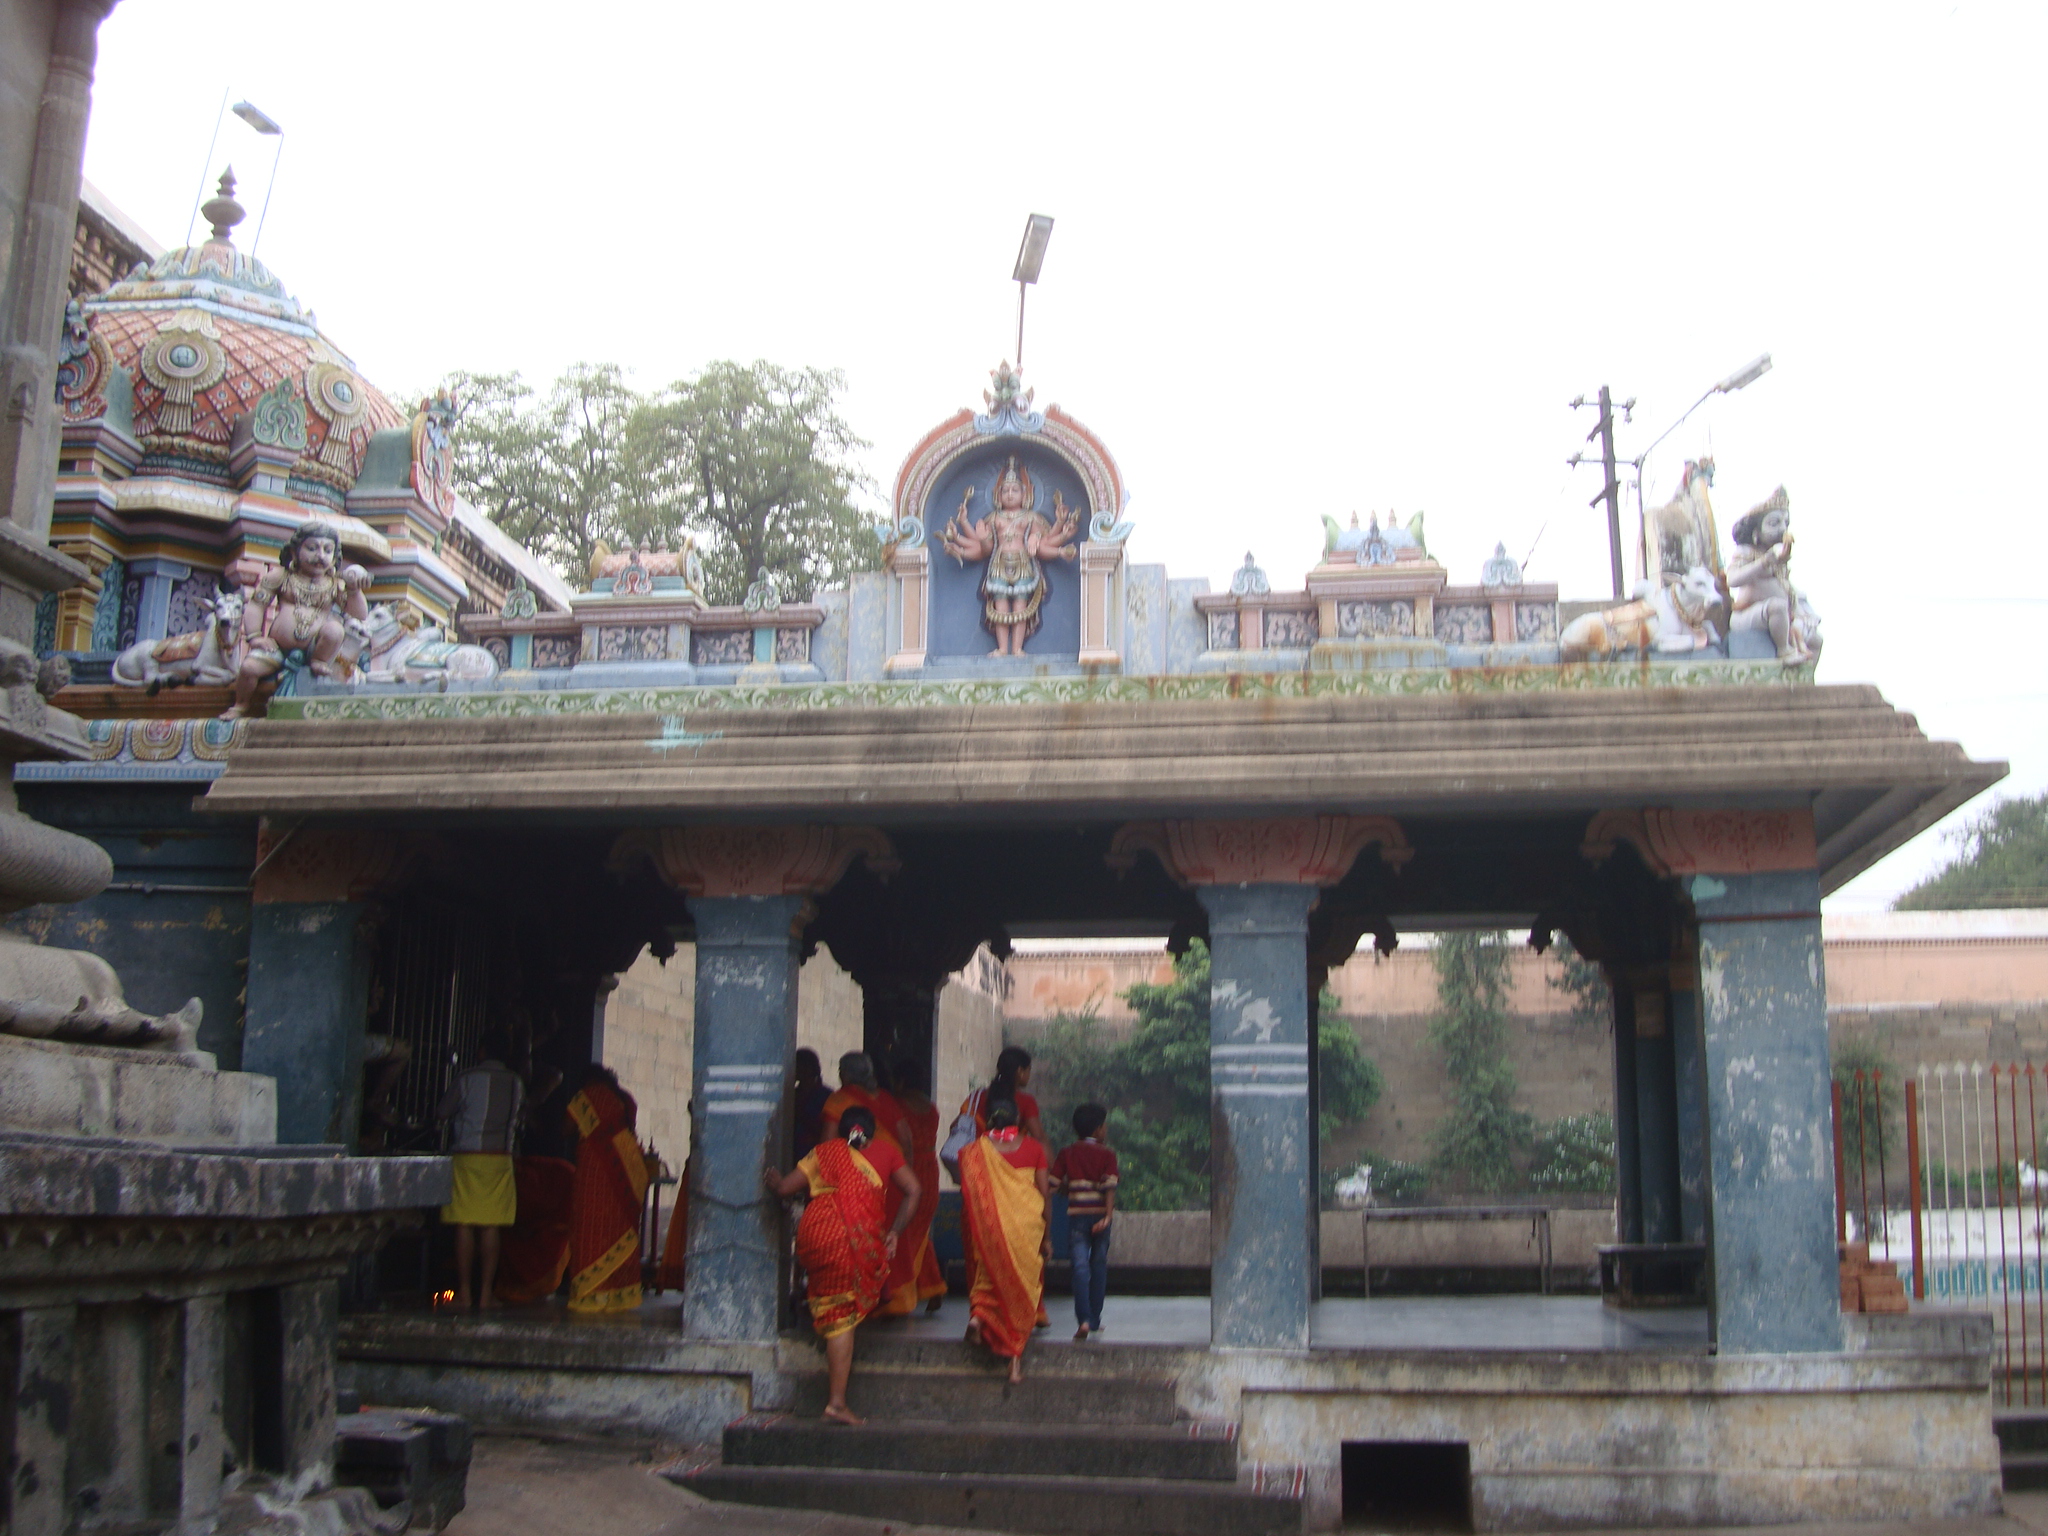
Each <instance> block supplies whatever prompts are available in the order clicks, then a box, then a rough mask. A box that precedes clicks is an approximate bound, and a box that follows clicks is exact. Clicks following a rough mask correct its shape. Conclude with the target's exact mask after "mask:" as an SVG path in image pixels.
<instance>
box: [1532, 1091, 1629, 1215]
mask: <svg viewBox="0 0 2048 1536" xmlns="http://www.w3.org/2000/svg"><path fill="white" fill-rule="evenodd" d="M1529 1184H1530V1187H1531V1188H1534V1189H1540V1190H1543V1191H1545V1192H1546V1193H1553V1192H1554V1193H1559V1194H1578V1195H1604V1194H1610V1193H1612V1192H1613V1189H1614V1116H1612V1115H1610V1114H1607V1113H1605V1112H1601V1111H1596V1112H1595V1113H1593V1114H1590V1115H1566V1116H1565V1117H1564V1118H1563V1119H1561V1120H1553V1121H1551V1122H1550V1124H1548V1125H1546V1126H1545V1127H1543V1129H1542V1130H1541V1131H1540V1132H1538V1133H1537V1136H1536V1144H1535V1146H1534V1148H1533V1149H1532V1150H1531V1152H1530V1156H1529Z"/></svg>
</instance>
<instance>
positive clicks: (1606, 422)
mask: <svg viewBox="0 0 2048 1536" xmlns="http://www.w3.org/2000/svg"><path fill="white" fill-rule="evenodd" d="M1770 371H1771V354H1770V353H1768V352H1766V353H1764V354H1763V355H1762V356H1761V357H1758V358H1755V359H1753V360H1751V361H1750V362H1748V363H1746V364H1745V365H1744V366H1742V367H1740V368H1738V369H1736V370H1735V372H1733V373H1731V374H1729V375H1728V377H1727V378H1725V379H1722V380H1721V381H1720V382H1719V383H1717V384H1715V385H1714V386H1713V387H1712V388H1710V389H1708V391H1707V392H1706V393H1705V394H1703V395H1701V396H1700V397H1699V399H1697V400H1695V401H1693V403H1692V404H1691V405H1689V406H1687V407H1686V408H1685V412H1684V414H1683V415H1681V416H1680V417H1679V418H1678V420H1676V421H1674V422H1673V423H1671V425H1670V426H1668V427H1666V428H1665V429H1664V430H1663V431H1662V432H1659V433H1658V434H1657V435H1656V437H1654V438H1653V439H1651V442H1650V446H1649V447H1647V448H1645V449H1644V450H1643V451H1642V452H1641V453H1639V454H1637V455H1636V456H1635V457H1634V458H1632V459H1624V460H1619V461H1617V460H1616V458H1615V456H1614V412H1615V410H1616V406H1615V404H1614V398H1613V395H1612V394H1611V393H1610V391H1609V390H1608V388H1607V386H1606V385H1605V384H1603V385H1601V386H1600V394H1599V397H1598V400H1597V401H1593V400H1588V399H1587V398H1586V397H1585V396H1584V395H1580V396H1579V397H1578V398H1577V399H1576V400H1574V401H1572V403H1571V405H1572V409H1573V410H1578V409H1579V408H1580V407H1581V406H1586V405H1593V404H1596V403H1597V404H1598V406H1599V408H1600V420H1599V423H1598V425H1596V426H1595V427H1594V428H1593V430H1592V431H1591V432H1588V433H1587V434H1586V441H1587V442H1589V443H1590V442H1592V441H1593V440H1594V439H1595V438H1598V439H1599V440H1600V463H1601V467H1602V468H1603V469H1604V470H1605V471H1606V479H1605V482H1604V483H1603V485H1602V486H1601V489H1600V493H1599V494H1598V495H1596V496H1595V497H1594V498H1593V499H1592V501H1590V502H1589V503H1587V505H1589V506H1595V507H1597V506H1599V505H1600V503H1601V502H1603V501H1604V502H1606V503H1607V555H1608V562H1609V564H1610V566H1611V567H1612V573H1613V577H1614V595H1615V597H1617V598H1619V597H1620V596H1621V595H1622V568H1621V485H1620V482H1619V480H1618V479H1617V478H1616V475H1615V470H1616V469H1617V467H1618V465H1619V464H1621V463H1625V464H1627V465H1628V466H1629V467H1630V468H1631V469H1633V470H1634V471H1635V477H1636V559H1637V561H1638V562H1639V563H1640V564H1641V566H1642V570H1643V574H1645V575H1648V574H1649V558H1650V557H1649V551H1648V550H1647V549H1646V548H1645V547H1644V545H1643V533H1642V527H1643V466H1644V465H1645V464H1646V463H1648V462H1649V458H1650V455H1651V454H1653V453H1655V452H1656V451H1657V445H1658V444H1659V443H1661V442H1663V441H1664V439H1665V438H1667V437H1669V436H1670V435H1671V434H1672V433H1674V432H1676V431H1677V430H1678V429H1679V428H1680V427H1682V426H1684V425H1685V422H1686V417H1688V416H1690V415H1692V413H1693V412H1694V411H1696V410H1698V409H1699V408H1700V407H1701V406H1703V405H1705V404H1706V403H1707V402H1708V401H1709V400H1711V399H1713V398H1714V396H1716V395H1732V394H1734V393H1735V391H1736V390H1738V389H1747V388H1749V386H1750V385H1752V384H1754V383H1755V382H1756V381H1757V380H1758V379H1760V378H1762V377H1763V376H1764V375H1765V374H1767V373H1769V372H1770ZM1619 409H1620V411H1621V416H1622V420H1624V421H1633V420H1634V419H1635V417H1634V415H1633V412H1634V410H1635V401H1634V400H1633V399H1630V400H1624V401H1622V402H1621V405H1620V407H1619ZM1586 461H1587V455H1586V454H1585V453H1584V452H1579V453H1575V454H1573V455H1572V456H1571V457H1570V458H1568V459H1566V460H1565V463H1566V464H1568V465H1569V466H1571V467H1572V468H1573V469H1577V468H1578V467H1579V465H1581V464H1583V463H1585V462H1586Z"/></svg>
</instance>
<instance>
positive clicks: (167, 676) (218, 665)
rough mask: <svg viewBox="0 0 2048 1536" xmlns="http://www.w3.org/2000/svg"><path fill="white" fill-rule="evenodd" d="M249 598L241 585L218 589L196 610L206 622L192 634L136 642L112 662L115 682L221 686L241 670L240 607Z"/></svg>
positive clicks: (152, 686)
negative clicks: (202, 612) (199, 611)
mask: <svg viewBox="0 0 2048 1536" xmlns="http://www.w3.org/2000/svg"><path fill="white" fill-rule="evenodd" d="M248 600H249V594H248V593H247V592H245V591H243V590H242V589H241V588H239V587H226V588H221V589H219V590H217V591H216V592H215V593H214V595H213V596H212V597H210V598H206V599H204V600H203V601H202V602H201V604H200V606H201V608H203V609H204V610H205V612H206V616H207V619H208V621H209V622H208V624H207V626H206V628H204V629H195V630H193V631H192V632H191V633H190V634H185V635H170V636H168V637H166V638H165V639H162V640H138V641H136V642H135V644H133V645H131V646H129V647H128V649H127V650H125V651H123V652H122V653H121V654H120V655H119V656H117V657H115V658H114V681H115V682H116V683H118V684H120V686H122V687H123V688H147V689H148V690H149V691H150V692H151V693H155V692H156V691H157V690H158V689H159V688H175V687H176V686H177V685H178V684H180V683H197V684H200V685H201V686H203V687H215V688H218V687H225V686H226V685H227V684H229V683H232V682H233V681H234V680H235V675H236V673H238V672H239V671H240V670H241V667H242V652H243V650H244V648H245V642H244V640H243V638H242V609H243V607H244V606H245V605H246V604H247V602H248Z"/></svg>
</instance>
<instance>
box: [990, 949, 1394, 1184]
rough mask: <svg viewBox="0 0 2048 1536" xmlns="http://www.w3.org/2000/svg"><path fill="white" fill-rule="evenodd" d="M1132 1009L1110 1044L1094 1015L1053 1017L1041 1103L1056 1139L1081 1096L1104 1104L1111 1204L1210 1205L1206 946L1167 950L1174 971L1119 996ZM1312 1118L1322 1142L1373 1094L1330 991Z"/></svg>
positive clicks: (1044, 1041)
mask: <svg viewBox="0 0 2048 1536" xmlns="http://www.w3.org/2000/svg"><path fill="white" fill-rule="evenodd" d="M1124 1001H1125V1002H1126V1003H1128V1004H1129V1005H1130V1008H1131V1011H1132V1012H1133V1013H1134V1014H1136V1015H1137V1022H1136V1023H1135V1025H1134V1026H1133V1027H1132V1030H1131V1033H1130V1035H1129V1036H1128V1037H1127V1038H1125V1039H1124V1040H1122V1041H1120V1042H1112V1041H1111V1040H1110V1039H1109V1038H1108V1034H1107V1032H1106V1031H1105V1030H1104V1029H1103V1027H1102V1023H1101V1020H1100V1019H1098V1018H1097V1017H1096V1016H1095V1014H1094V1013H1093V1012H1086V1013H1078V1014H1058V1015H1055V1016H1054V1017H1053V1019H1052V1020H1051V1021H1050V1022H1049V1023H1048V1025H1047V1027H1046V1029H1045V1031H1044V1033H1043V1034H1041V1035H1040V1036H1038V1038H1037V1039H1036V1040H1035V1041H1033V1043H1032V1046H1031V1049H1032V1053H1033V1055H1034V1057H1035V1058H1036V1061H1037V1064H1038V1066H1039V1068H1040V1070H1041V1071H1042V1072H1043V1073H1044V1076H1045V1079H1046V1081H1047V1083H1048V1085H1049V1086H1050V1087H1051V1089H1052V1090H1053V1091H1052V1092H1050V1093H1048V1094H1047V1095H1045V1096H1043V1097H1042V1098H1041V1101H1040V1108H1041V1110H1043V1112H1044V1116H1045V1128H1046V1133H1047V1135H1048V1136H1050V1137H1052V1138H1053V1139H1054V1141H1055V1143H1058V1142H1062V1141H1064V1140H1065V1139H1066V1137H1067V1123H1068V1117H1069V1116H1070V1115H1072V1113H1073V1110H1074V1107H1075V1106H1076V1105H1078V1104H1080V1103H1082V1102H1083V1101H1084V1100H1087V1099H1094V1100H1096V1101H1097V1102H1098V1103H1101V1104H1103V1105H1104V1106H1106V1107H1107V1108H1108V1109H1109V1112H1110V1115H1109V1139H1110V1141H1111V1143H1112V1144H1113V1145H1114V1146H1115V1147H1116V1149H1117V1160H1118V1162H1119V1164H1120V1165H1121V1168H1122V1182H1121V1184H1120V1185H1119V1188H1118V1193H1117V1203H1118V1204H1119V1205H1121V1206H1124V1207H1125V1208H1126V1209H1129V1210H1136V1211H1186V1210H1200V1209H1201V1208H1203V1207H1204V1206H1206V1205H1207V1204H1208V1203H1209V1173H1210V1161H1209V1158H1210V1144H1209V1113H1210V1111H1209V947H1208V945H1206V944H1204V943H1202V942H1201V941H1200V940H1197V941H1195V942H1194V943H1193V944H1191V945H1189V946H1188V949H1187V952H1186V953H1185V954H1181V955H1178V956H1176V957H1175V959H1174V962H1173V978H1172V979H1171V980H1170V981H1166V982H1162V983H1158V984H1154V983H1150V982H1141V983H1139V984H1138V985H1137V986H1134V987H1131V988H1129V989H1128V990H1127V991H1125V993H1124ZM1317 1006H1318V1008H1319V1009H1320V1015H1319V1024H1318V1039H1319V1045H1318V1049H1317V1052H1316V1060H1317V1063H1318V1071H1319V1072H1320V1073H1321V1077H1320V1082H1321V1085H1322V1115H1321V1124H1320V1126H1319V1127H1318V1130H1319V1133H1320V1135H1321V1136H1322V1138H1323V1140H1324V1141H1328V1140H1329V1138H1330V1137H1331V1136H1333V1135H1334V1134H1335V1133H1336V1132H1337V1131H1339V1130H1341V1129H1343V1127H1344V1126H1346V1125H1349V1124H1351V1123H1352V1122H1353V1121H1356V1120H1361V1119H1363V1118H1364V1117H1365V1116H1366V1115H1367V1114H1368V1113H1369V1112H1370V1111H1371V1109H1372V1107H1373V1105H1374V1104H1375V1103H1377V1102H1378V1101H1379V1097H1380V1093H1381V1091H1382V1079H1381V1077H1380V1071H1379V1068H1378V1067H1376V1066H1375V1065H1374V1064H1373V1062H1372V1060H1371V1058H1369V1057H1368V1056H1367V1055H1366V1054H1365V1052H1364V1051H1363V1050H1361V1049H1360V1048H1359V1045H1358V1039H1357V1037H1356V1036H1355V1035H1353V1034H1352V1032H1351V1029H1350V1026H1348V1025H1347V1024H1346V1023H1345V1022H1344V1021H1343V1020H1342V1019H1340V1018H1338V1017H1337V998H1336V995H1335V994H1334V993H1332V992H1330V991H1328V990H1327V989H1325V990H1324V992H1323V993H1322V995H1321V997H1320V998H1319V999H1318V1000H1317Z"/></svg>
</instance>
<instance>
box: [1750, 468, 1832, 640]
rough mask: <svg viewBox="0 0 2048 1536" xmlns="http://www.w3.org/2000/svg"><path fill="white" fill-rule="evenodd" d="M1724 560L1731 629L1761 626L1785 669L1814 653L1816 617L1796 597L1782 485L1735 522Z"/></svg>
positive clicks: (1788, 500) (1789, 511)
mask: <svg viewBox="0 0 2048 1536" xmlns="http://www.w3.org/2000/svg"><path fill="white" fill-rule="evenodd" d="M1733 537H1734V539H1735V555H1734V558H1732V559H1731V560H1730V561H1729V562H1728V602H1729V610H1730V612H1729V620H1728V627H1729V628H1730V629H1731V630H1762V631H1763V632H1764V633H1766V634H1768V635H1769V636H1770V637H1771V640H1772V642H1773V643H1774V644H1775V645H1776V646H1777V648H1778V660H1780V661H1782V662H1783V663H1785V665H1786V666H1788V667H1796V666H1798V665H1800V664H1801V663H1802V662H1808V661H1811V660H1813V659H1814V657H1815V656H1817V655H1818V654H1819V653H1820V619H1819V617H1818V615H1816V614H1815V613H1814V611H1813V609H1812V608H1811V606H1809V605H1808V604H1807V602H1806V600H1805V599H1804V598H1802V597H1800V595H1799V592H1798V589H1797V588H1795V587H1794V586H1793V585H1792V578H1791V576H1790V574H1789V572H1790V569H1791V565H1792V499H1791V497H1789V496H1787V495H1786V494H1785V487H1783V486H1782V485H1781V486H1779V487H1778V488H1777V490H1775V491H1773V492H1772V493H1771V496H1770V499H1769V500H1767V501H1765V502H1763V503H1761V504H1760V505H1758V506H1756V507H1755V508H1753V509H1751V510H1750V511H1749V512H1747V513H1745V514H1744V515H1743V516H1742V517H1741V518H1740V519H1738V520H1737V522H1736V524H1735V528H1734V530H1733Z"/></svg>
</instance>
